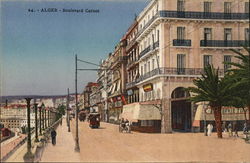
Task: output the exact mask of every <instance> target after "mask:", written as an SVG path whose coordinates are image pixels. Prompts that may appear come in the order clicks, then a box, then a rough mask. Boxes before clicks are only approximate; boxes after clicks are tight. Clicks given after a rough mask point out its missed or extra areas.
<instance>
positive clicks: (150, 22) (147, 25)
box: [136, 12, 159, 38]
mask: <svg viewBox="0 0 250 163" xmlns="http://www.w3.org/2000/svg"><path fill="white" fill-rule="evenodd" d="M158 17H159V13H158V12H157V13H156V14H155V15H154V16H153V17H152V18H151V19H150V20H149V21H148V22H147V23H146V24H145V25H144V27H143V28H142V29H140V30H139V31H138V33H137V34H136V38H137V37H138V36H140V35H141V34H142V32H143V31H144V30H145V29H146V28H148V27H149V26H150V24H152V23H153V21H154V20H155V19H156V18H158Z"/></svg>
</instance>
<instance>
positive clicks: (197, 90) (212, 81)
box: [187, 65, 232, 138]
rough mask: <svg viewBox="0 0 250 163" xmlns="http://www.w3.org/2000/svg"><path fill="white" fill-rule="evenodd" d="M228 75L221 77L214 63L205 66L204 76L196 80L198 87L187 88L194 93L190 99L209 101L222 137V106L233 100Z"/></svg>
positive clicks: (218, 132)
mask: <svg viewBox="0 0 250 163" xmlns="http://www.w3.org/2000/svg"><path fill="white" fill-rule="evenodd" d="M229 79H230V78H228V77H226V78H220V77H219V69H217V70H216V69H214V67H213V66H212V65H209V66H207V67H205V68H204V73H203V74H202V77H200V78H197V79H195V80H194V85H195V86H196V87H189V88H187V90H188V91H190V92H191V93H193V94H194V95H193V96H191V97H190V100H191V101H193V102H195V103H197V102H208V105H209V106H210V107H211V109H212V111H213V112H214V118H215V124H216V130H217V135H218V138H222V116H221V108H222V106H225V105H226V102H227V101H230V100H232V96H231V95H230V93H229V91H230V89H229V88H230V82H229Z"/></svg>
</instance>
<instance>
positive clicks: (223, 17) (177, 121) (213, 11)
mask: <svg viewBox="0 0 250 163" xmlns="http://www.w3.org/2000/svg"><path fill="white" fill-rule="evenodd" d="M137 21H138V32H137V34H136V41H137V42H138V46H139V74H140V76H139V78H138V79H137V80H136V82H129V83H127V86H131V85H132V86H136V87H138V88H139V96H140V103H139V104H137V105H135V106H133V107H134V108H137V109H134V111H135V110H137V111H136V112H138V113H137V114H141V115H143V116H142V117H140V116H137V117H135V116H134V117H133V118H131V119H135V120H136V119H137V122H138V124H137V125H139V126H141V127H143V126H147V127H150V126H151V128H154V129H155V130H159V129H160V130H161V132H163V133H166V132H167V133H170V132H172V130H182V131H192V130H193V128H194V126H193V122H194V119H195V117H197V115H196V114H201V113H200V112H197V108H198V105H194V104H193V103H190V102H188V101H187V98H188V97H189V96H190V95H189V93H187V92H185V91H183V88H187V87H189V86H193V80H194V79H195V78H197V77H200V75H201V73H202V72H203V68H204V67H205V66H207V65H209V64H213V65H214V67H216V68H219V69H220V70H219V73H220V76H223V75H224V72H225V70H227V69H228V68H230V66H228V65H225V64H223V62H224V61H235V58H233V56H234V55H235V54H234V53H233V52H232V51H230V49H231V48H234V49H239V50H240V51H242V52H243V53H244V51H243V48H242V46H243V45H246V46H249V1H247V0H244V1H242V0H234V1H232V0H221V1H217V0H196V1H193V0H152V1H151V2H150V3H149V4H148V6H147V7H146V8H145V9H144V10H143V11H142V12H141V13H140V15H139V16H138V18H137ZM146 107H148V111H149V110H151V111H149V112H148V115H147V114H145V113H146V111H143V108H144V109H145V108H146ZM129 110H131V107H130V108H128V109H125V112H127V113H126V114H129ZM130 112H131V111H130ZM140 112H144V113H140ZM152 115H153V116H152ZM128 117H129V116H128ZM130 117H131V116H130ZM200 127H201V126H200ZM201 128H202V127H201Z"/></svg>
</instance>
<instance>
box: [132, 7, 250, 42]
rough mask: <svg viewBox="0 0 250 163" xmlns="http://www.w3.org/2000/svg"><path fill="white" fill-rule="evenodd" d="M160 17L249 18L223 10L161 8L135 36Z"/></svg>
mask: <svg viewBox="0 0 250 163" xmlns="http://www.w3.org/2000/svg"><path fill="white" fill-rule="evenodd" d="M159 17H162V18H187V19H224V20H249V13H223V12H210V13H208V12H188V11H187V12H178V11H167V10H162V11H159V12H157V13H156V14H155V15H154V16H153V17H152V18H151V19H150V20H149V21H148V22H147V23H146V25H145V26H144V27H143V28H142V29H140V30H139V32H138V33H137V34H136V38H137V37H139V36H140V35H141V34H142V33H143V32H144V31H145V30H146V28H148V27H149V26H150V25H151V24H152V23H153V22H154V20H155V19H157V18H159Z"/></svg>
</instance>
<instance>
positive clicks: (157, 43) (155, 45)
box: [153, 41, 159, 49]
mask: <svg viewBox="0 0 250 163" xmlns="http://www.w3.org/2000/svg"><path fill="white" fill-rule="evenodd" d="M158 47H159V41H157V42H155V43H154V44H153V49H155V48H158Z"/></svg>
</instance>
